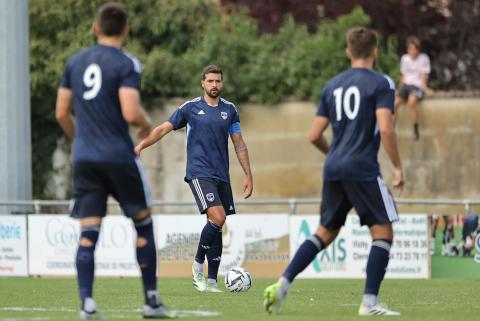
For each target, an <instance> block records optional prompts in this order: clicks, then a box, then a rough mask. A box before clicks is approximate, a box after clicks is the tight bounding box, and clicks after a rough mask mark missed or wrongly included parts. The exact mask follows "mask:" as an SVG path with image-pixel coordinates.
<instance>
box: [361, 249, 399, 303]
mask: <svg viewBox="0 0 480 321" xmlns="http://www.w3.org/2000/svg"><path fill="white" fill-rule="evenodd" d="M391 246H392V241H390V240H373V242H372V247H371V248H370V254H369V255H368V261H367V280H366V282H365V292H364V293H365V295H364V299H363V303H364V304H366V305H369V306H371V305H373V304H375V303H376V296H377V295H378V291H379V289H380V284H381V283H382V281H383V277H384V276H385V272H386V270H387V265H388V261H389V259H390V247H391ZM371 295H373V296H375V302H374V303H373V304H372V302H373V299H372V296H371Z"/></svg>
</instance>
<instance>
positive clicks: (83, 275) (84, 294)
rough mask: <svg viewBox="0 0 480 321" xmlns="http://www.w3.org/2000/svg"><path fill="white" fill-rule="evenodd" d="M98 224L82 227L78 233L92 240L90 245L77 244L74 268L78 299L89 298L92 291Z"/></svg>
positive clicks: (82, 237) (81, 237)
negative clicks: (75, 270)
mask: <svg viewBox="0 0 480 321" xmlns="http://www.w3.org/2000/svg"><path fill="white" fill-rule="evenodd" d="M99 232H100V225H89V226H84V227H82V231H81V233H80V240H81V239H88V240H90V241H91V242H92V246H82V245H80V244H79V245H78V250H77V257H76V261H75V263H76V268H77V280H78V290H79V292H80V300H81V301H82V302H83V301H84V300H85V298H91V297H92V292H93V279H94V275H95V256H94V253H95V246H96V244H97V241H98V234H99Z"/></svg>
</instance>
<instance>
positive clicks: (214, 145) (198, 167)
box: [168, 97, 240, 183]
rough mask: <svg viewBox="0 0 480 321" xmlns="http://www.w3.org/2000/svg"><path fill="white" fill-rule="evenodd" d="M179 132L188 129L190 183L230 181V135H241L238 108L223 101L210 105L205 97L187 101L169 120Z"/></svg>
mask: <svg viewBox="0 0 480 321" xmlns="http://www.w3.org/2000/svg"><path fill="white" fill-rule="evenodd" d="M168 121H169V122H170V123H171V124H172V125H173V128H174V129H175V130H177V129H179V128H182V127H185V126H187V173H186V176H185V179H186V180H187V181H190V180H192V179H193V178H213V179H217V180H220V181H223V182H227V183H228V182H230V175H229V172H228V167H229V163H228V136H229V134H235V133H240V117H239V115H238V112H237V109H236V108H235V105H234V104H232V103H231V102H229V101H227V100H225V99H223V98H221V99H220V101H219V104H218V106H210V105H209V104H207V103H206V102H205V99H204V98H203V97H198V98H195V99H192V100H189V101H187V102H185V103H184V104H183V105H181V106H180V107H179V108H178V109H177V110H176V111H175V112H174V113H173V114H172V115H171V116H170V118H169V119H168Z"/></svg>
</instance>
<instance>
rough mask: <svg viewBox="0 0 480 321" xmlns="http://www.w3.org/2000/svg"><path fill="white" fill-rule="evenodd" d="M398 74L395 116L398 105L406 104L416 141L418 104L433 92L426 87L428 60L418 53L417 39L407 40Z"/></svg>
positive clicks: (418, 42)
mask: <svg viewBox="0 0 480 321" xmlns="http://www.w3.org/2000/svg"><path fill="white" fill-rule="evenodd" d="M400 73H401V80H400V85H401V86H400V90H399V92H398V95H397V98H396V99H395V114H397V113H398V108H399V107H400V105H402V104H404V103H405V102H406V103H407V105H408V109H409V111H410V117H411V119H412V122H413V138H414V140H418V139H419V138H420V130H419V128H418V122H419V116H418V102H419V101H420V100H422V99H423V97H424V96H425V94H427V95H432V94H433V91H432V90H431V89H430V88H429V87H428V74H430V58H428V56H427V55H426V54H424V53H421V52H420V40H419V39H418V38H417V37H408V39H407V53H406V54H404V55H403V56H402V58H401V60H400ZM397 117H398V116H397Z"/></svg>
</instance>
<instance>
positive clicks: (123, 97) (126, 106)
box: [118, 87, 151, 139]
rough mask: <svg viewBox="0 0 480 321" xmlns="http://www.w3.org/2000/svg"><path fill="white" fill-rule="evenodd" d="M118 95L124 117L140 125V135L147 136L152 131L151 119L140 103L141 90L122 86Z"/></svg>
mask: <svg viewBox="0 0 480 321" xmlns="http://www.w3.org/2000/svg"><path fill="white" fill-rule="evenodd" d="M118 96H119V98H120V106H121V108H122V115H123V118H125V120H126V121H127V122H128V123H129V124H131V125H134V126H137V127H140V132H139V133H138V137H139V138H141V139H143V138H145V137H146V136H147V135H148V134H149V133H150V129H151V121H150V118H149V117H148V115H147V113H146V112H145V110H144V109H143V108H142V105H141V104H140V92H139V91H138V89H136V88H130V87H121V88H120V89H119V90H118Z"/></svg>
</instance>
